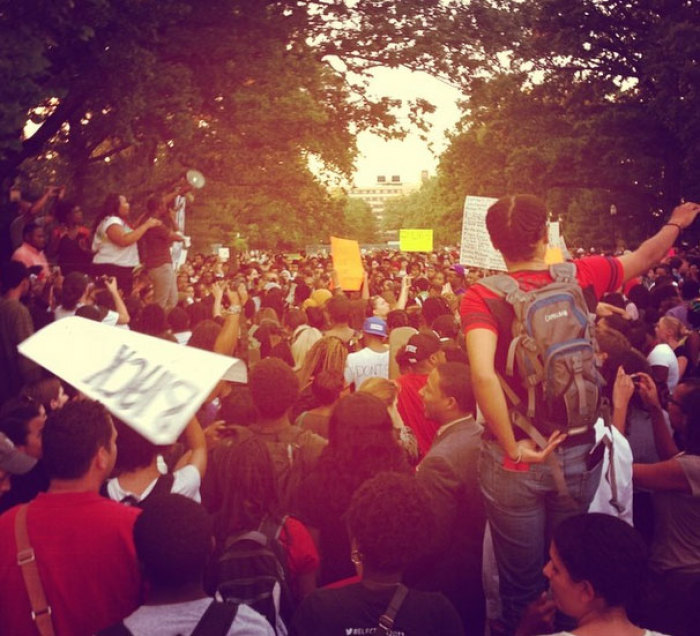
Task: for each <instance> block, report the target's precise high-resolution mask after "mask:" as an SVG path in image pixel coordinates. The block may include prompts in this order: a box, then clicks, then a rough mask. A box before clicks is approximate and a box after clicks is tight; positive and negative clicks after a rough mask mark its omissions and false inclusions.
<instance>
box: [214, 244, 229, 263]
mask: <svg viewBox="0 0 700 636" xmlns="http://www.w3.org/2000/svg"><path fill="white" fill-rule="evenodd" d="M217 254H218V256H219V260H220V261H227V260H228V259H229V258H231V248H229V247H220V248H219V249H218V250H217Z"/></svg>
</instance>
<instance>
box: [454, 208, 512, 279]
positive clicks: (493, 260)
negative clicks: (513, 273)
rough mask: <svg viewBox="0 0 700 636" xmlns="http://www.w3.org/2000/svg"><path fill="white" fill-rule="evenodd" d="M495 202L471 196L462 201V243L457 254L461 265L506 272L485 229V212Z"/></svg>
mask: <svg viewBox="0 0 700 636" xmlns="http://www.w3.org/2000/svg"><path fill="white" fill-rule="evenodd" d="M497 200H498V199H493V198H491V197H472V196H469V197H467V198H466V199H465V200H464V215H463V217H462V218H463V220H462V243H461V249H460V252H459V262H460V263H462V265H466V266H467V267H483V268H485V269H495V270H498V271H501V272H505V271H506V264H505V263H504V262H503V257H502V256H501V254H500V252H497V251H496V249H495V248H494V246H493V244H492V243H491V239H490V238H489V233H488V230H487V229H486V212H487V211H488V209H489V207H490V206H491V205H492V204H494V203H495V202H496V201H497Z"/></svg>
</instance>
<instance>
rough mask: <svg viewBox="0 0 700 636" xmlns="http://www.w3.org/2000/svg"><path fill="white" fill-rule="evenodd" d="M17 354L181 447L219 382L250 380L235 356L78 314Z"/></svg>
mask: <svg viewBox="0 0 700 636" xmlns="http://www.w3.org/2000/svg"><path fill="white" fill-rule="evenodd" d="M18 349H19V351H20V353H21V354H22V355H24V356H26V357H27V358H30V359H31V360H34V362H36V363H38V364H40V365H41V366H42V367H45V368H46V369H48V370H49V371H51V372H52V373H54V374H55V375H57V376H58V377H59V378H61V379H63V380H65V381H66V382H68V383H69V384H72V385H73V386H74V387H75V388H76V389H78V390H79V391H81V392H82V393H84V394H85V395H87V396H88V397H90V398H92V399H94V400H99V401H100V402H102V403H103V404H104V405H105V406H106V407H107V409H108V410H109V411H110V412H111V413H113V414H114V415H115V416H116V417H118V418H120V419H121V420H123V421H124V422H126V423H127V424H129V425H130V426H131V427H132V428H133V429H134V430H136V431H138V432H139V433H141V435H143V436H144V437H146V438H147V439H149V440H150V441H151V442H153V443H154V444H171V443H172V442H174V441H175V440H176V439H177V438H178V436H179V435H180V433H181V432H182V431H183V429H184V428H185V426H187V423H188V422H189V421H190V419H192V416H193V415H194V414H195V413H196V412H197V409H199V407H200V406H201V404H202V403H203V402H204V400H205V399H206V398H207V396H208V395H209V393H210V392H211V390H212V389H213V388H214V387H215V386H216V383H217V382H218V381H219V380H221V379H222V378H223V379H226V380H230V381H234V382H246V381H247V371H246V367H245V364H244V363H243V362H242V361H241V360H238V359H236V358H230V357H228V356H223V355H219V354H216V353H211V352H209V351H203V350H201V349H196V348H194V347H183V346H182V345H179V344H176V343H174V342H168V341H167V340H162V339H160V338H155V337H153V336H146V335H144V334H141V333H137V332H135V331H129V330H127V329H119V328H117V327H112V326H108V325H103V324H102V323H99V322H94V321H92V320H87V319H86V318H79V317H75V316H72V317H70V318H63V319H62V320H57V321H56V322H53V323H51V324H49V325H48V326H46V327H44V328H43V329H41V330H40V331H38V332H37V333H35V334H34V335H33V336H31V337H29V338H27V340H25V341H24V342H22V343H21V344H20V345H19V347H18Z"/></svg>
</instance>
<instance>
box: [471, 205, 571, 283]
mask: <svg viewBox="0 0 700 636" xmlns="http://www.w3.org/2000/svg"><path fill="white" fill-rule="evenodd" d="M497 200H498V199H494V198H491V197H472V196H468V197H466V199H465V201H464V216H463V221H462V244H461V250H460V255H459V262H460V263H462V265H466V266H467V267H470V266H471V267H483V268H485V269H495V270H497V271H505V270H506V264H505V262H504V261H503V257H502V256H501V254H500V252H498V251H497V250H496V248H494V246H493V244H492V243H491V238H490V237H489V233H488V230H487V229H486V212H488V209H489V207H490V206H491V205H492V204H494V203H495V202H496V201H497ZM547 240H548V242H549V243H548V246H547V253H546V255H545V262H546V263H547V264H548V265H551V264H553V263H562V262H563V261H564V259H565V257H566V256H567V255H568V251H567V250H566V244H565V243H564V238H563V237H562V235H561V233H560V231H559V222H558V221H552V222H551V223H548V224H547Z"/></svg>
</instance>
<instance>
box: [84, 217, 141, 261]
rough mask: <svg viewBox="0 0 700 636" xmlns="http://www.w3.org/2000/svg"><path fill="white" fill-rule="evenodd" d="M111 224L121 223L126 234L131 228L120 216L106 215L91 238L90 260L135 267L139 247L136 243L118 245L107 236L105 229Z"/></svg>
mask: <svg viewBox="0 0 700 636" xmlns="http://www.w3.org/2000/svg"><path fill="white" fill-rule="evenodd" d="M112 225H121V227H122V229H123V230H124V232H125V233H126V234H128V233H129V232H132V231H133V230H132V229H131V228H130V227H129V226H128V225H127V224H126V221H124V219H122V218H121V217H120V216H108V217H106V218H104V219H103V220H102V222H101V223H100V224H99V225H98V226H97V229H96V230H95V236H94V237H93V239H92V251H93V252H94V253H95V255H94V256H93V257H92V262H93V263H96V264H109V265H118V266H119V267H136V266H137V265H138V264H139V262H140V261H139V248H138V246H137V244H136V243H133V244H132V245H127V246H126V247H120V246H119V245H117V244H115V243H113V242H112V241H111V240H110V238H109V236H107V229H108V228H109V227H111V226H112Z"/></svg>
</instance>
